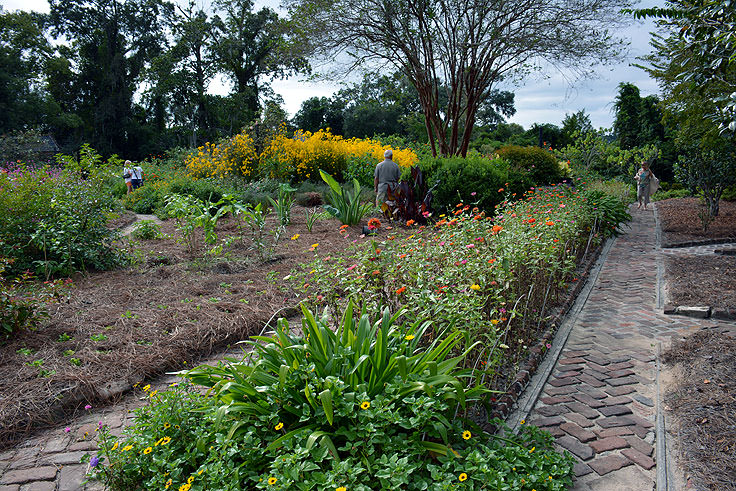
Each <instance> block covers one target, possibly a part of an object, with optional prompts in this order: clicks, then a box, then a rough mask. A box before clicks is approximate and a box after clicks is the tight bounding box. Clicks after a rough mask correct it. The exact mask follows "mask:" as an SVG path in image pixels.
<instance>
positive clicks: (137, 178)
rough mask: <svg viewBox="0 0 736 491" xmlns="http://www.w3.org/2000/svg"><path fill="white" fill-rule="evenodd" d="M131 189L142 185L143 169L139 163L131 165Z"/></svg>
mask: <svg viewBox="0 0 736 491" xmlns="http://www.w3.org/2000/svg"><path fill="white" fill-rule="evenodd" d="M131 184H132V185H133V190H134V191H135V190H136V189H138V188H139V187H141V186H142V185H143V169H142V168H141V166H140V165H136V166H135V167H133V179H132V180H131Z"/></svg>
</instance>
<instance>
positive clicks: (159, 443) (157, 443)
mask: <svg viewBox="0 0 736 491" xmlns="http://www.w3.org/2000/svg"><path fill="white" fill-rule="evenodd" d="M162 441H164V439H163V438H159V439H158V441H157V442H156V444H155V445H154V447H158V446H159V445H161V442H162Z"/></svg>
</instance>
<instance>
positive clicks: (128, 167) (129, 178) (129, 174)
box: [123, 160, 133, 194]
mask: <svg viewBox="0 0 736 491" xmlns="http://www.w3.org/2000/svg"><path fill="white" fill-rule="evenodd" d="M123 179H125V185H126V186H127V187H128V194H130V193H132V192H133V162H131V161H130V160H126V161H125V164H124V165H123Z"/></svg>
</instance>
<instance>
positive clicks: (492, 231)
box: [491, 225, 503, 235]
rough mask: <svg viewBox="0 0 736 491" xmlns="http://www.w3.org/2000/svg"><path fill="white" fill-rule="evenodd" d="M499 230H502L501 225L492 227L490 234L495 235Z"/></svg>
mask: <svg viewBox="0 0 736 491" xmlns="http://www.w3.org/2000/svg"><path fill="white" fill-rule="evenodd" d="M501 230H503V227H502V226H501V225H494V226H493V228H492V229H491V233H492V234H494V235H495V234H497V233H499V232H500V231H501Z"/></svg>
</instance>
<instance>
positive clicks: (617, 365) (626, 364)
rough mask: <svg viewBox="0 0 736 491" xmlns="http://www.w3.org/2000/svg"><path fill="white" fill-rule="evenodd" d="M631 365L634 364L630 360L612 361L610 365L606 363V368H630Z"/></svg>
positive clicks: (613, 369)
mask: <svg viewBox="0 0 736 491" xmlns="http://www.w3.org/2000/svg"><path fill="white" fill-rule="evenodd" d="M633 366H634V364H633V363H631V362H630V361H622V362H620V363H613V364H611V365H608V370H612V371H615V370H623V369H625V368H632V367H633Z"/></svg>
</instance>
